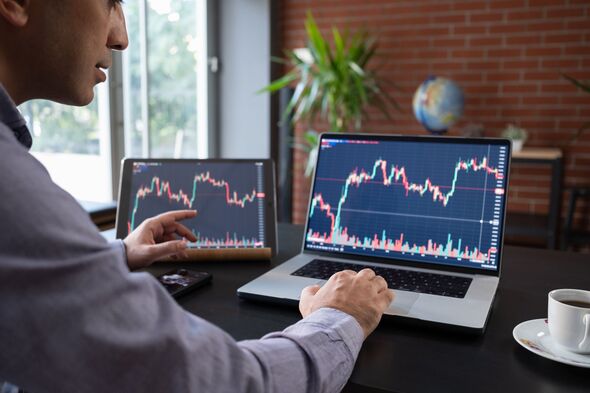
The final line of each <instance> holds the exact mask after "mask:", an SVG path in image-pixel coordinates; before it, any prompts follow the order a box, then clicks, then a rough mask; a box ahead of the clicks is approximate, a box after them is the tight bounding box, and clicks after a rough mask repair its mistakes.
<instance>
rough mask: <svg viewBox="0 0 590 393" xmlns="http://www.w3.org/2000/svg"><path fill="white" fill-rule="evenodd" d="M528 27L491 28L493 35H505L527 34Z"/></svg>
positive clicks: (504, 26) (498, 26)
mask: <svg viewBox="0 0 590 393" xmlns="http://www.w3.org/2000/svg"><path fill="white" fill-rule="evenodd" d="M525 27H526V26H524V25H521V24H498V25H491V26H490V33H491V34H503V33H524V32H526V28H525Z"/></svg>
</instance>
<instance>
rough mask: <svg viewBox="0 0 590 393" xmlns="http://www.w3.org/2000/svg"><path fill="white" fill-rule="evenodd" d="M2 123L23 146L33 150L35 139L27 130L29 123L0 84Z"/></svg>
mask: <svg viewBox="0 0 590 393" xmlns="http://www.w3.org/2000/svg"><path fill="white" fill-rule="evenodd" d="M0 123H4V124H6V125H7V126H8V127H9V128H10V129H12V132H13V133H14V136H15V137H16V139H18V141H19V142H20V143H21V144H22V145H23V146H25V147H26V148H27V149H30V148H31V146H32V144H33V139H32V138H31V133H30V132H29V129H28V128H27V122H26V121H25V119H24V118H23V116H22V115H21V113H20V112H19V111H18V109H17V108H16V104H15V103H14V101H13V100H12V98H10V96H9V95H8V93H7V92H6V90H5V89H4V87H3V86H2V84H0Z"/></svg>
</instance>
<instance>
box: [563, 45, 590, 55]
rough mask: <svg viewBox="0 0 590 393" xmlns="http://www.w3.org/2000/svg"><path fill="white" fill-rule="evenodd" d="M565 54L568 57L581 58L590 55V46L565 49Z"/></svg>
mask: <svg viewBox="0 0 590 393" xmlns="http://www.w3.org/2000/svg"><path fill="white" fill-rule="evenodd" d="M563 53H564V55H566V56H569V55H573V56H581V55H590V45H584V46H569V47H566V48H564V49H563Z"/></svg>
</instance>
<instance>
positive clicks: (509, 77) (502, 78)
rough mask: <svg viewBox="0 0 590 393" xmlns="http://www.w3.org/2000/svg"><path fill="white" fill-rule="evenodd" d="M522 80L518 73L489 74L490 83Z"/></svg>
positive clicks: (487, 79) (487, 78)
mask: <svg viewBox="0 0 590 393" xmlns="http://www.w3.org/2000/svg"><path fill="white" fill-rule="evenodd" d="M519 80H520V73H518V72H490V73H488V74H487V77H486V81H488V82H515V81H519Z"/></svg>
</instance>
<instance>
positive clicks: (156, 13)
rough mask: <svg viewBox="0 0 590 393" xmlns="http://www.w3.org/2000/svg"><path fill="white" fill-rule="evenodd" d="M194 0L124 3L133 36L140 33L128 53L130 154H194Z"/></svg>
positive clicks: (125, 59) (127, 125)
mask: <svg viewBox="0 0 590 393" xmlns="http://www.w3.org/2000/svg"><path fill="white" fill-rule="evenodd" d="M196 2H197V1H196V0H180V1H178V0H176V1H172V0H131V1H126V2H125V8H126V15H127V19H128V20H127V27H128V32H129V37H135V38H137V39H135V40H130V41H131V42H130V46H129V48H128V50H127V51H126V52H125V53H124V69H123V73H124V86H125V87H124V94H125V103H126V113H125V120H126V122H125V124H126V146H127V148H126V154H127V155H128V156H134V157H195V156H196V149H197V148H196V146H197V41H196V40H197V26H196V23H197V18H196ZM146 98H147V99H146ZM146 104H147V108H146V107H145V106H146ZM146 127H147V129H146ZM146 134H147V135H148V136H147V138H148V140H147V141H146V140H145V137H146Z"/></svg>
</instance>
